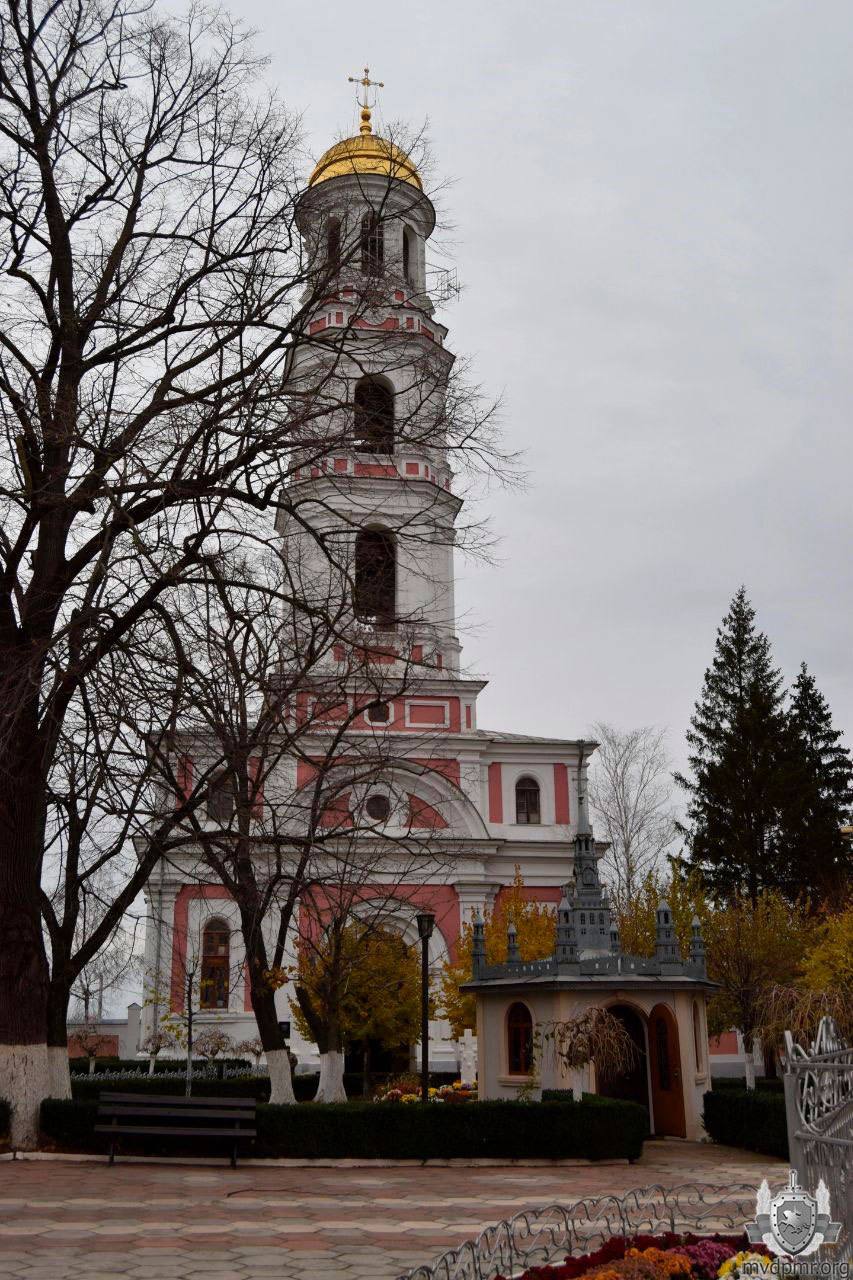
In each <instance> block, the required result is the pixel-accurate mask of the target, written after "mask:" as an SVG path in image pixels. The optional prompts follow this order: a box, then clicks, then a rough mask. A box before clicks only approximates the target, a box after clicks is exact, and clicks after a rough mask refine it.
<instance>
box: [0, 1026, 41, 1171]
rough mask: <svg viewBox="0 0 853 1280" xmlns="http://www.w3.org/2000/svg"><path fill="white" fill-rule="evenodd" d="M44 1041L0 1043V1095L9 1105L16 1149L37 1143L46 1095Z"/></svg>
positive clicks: (30, 1148) (31, 1147) (26, 1148)
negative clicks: (40, 1116)
mask: <svg viewBox="0 0 853 1280" xmlns="http://www.w3.org/2000/svg"><path fill="white" fill-rule="evenodd" d="M50 1084H51V1081H50V1060H49V1058H48V1050H47V1045H46V1044H0V1098H5V1099H6V1100H7V1102H8V1103H9V1104H10V1106H11V1108H12V1125H11V1130H12V1131H11V1140H12V1146H13V1147H14V1148H15V1149H16V1150H19V1151H33V1150H34V1149H35V1148H36V1147H37V1146H38V1136H39V1108H40V1107H41V1104H42V1101H43V1100H44V1099H45V1098H49V1097H50Z"/></svg>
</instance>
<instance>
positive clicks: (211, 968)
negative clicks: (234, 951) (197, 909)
mask: <svg viewBox="0 0 853 1280" xmlns="http://www.w3.org/2000/svg"><path fill="white" fill-rule="evenodd" d="M230 952H231V932H230V930H229V928H228V925H227V924H226V923H225V921H224V920H208V922H207V924H206V925H205V926H204V933H203V934H202V937H201V984H200V985H201V990H200V995H201V1000H200V1004H201V1007H202V1009H227V1008H228V968H229V960H230Z"/></svg>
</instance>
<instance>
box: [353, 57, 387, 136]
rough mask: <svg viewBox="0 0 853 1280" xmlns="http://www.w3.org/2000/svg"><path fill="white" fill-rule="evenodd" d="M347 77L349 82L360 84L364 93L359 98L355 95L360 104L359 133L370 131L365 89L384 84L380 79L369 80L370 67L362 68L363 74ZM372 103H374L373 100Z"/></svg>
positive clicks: (368, 106) (381, 86)
mask: <svg viewBox="0 0 853 1280" xmlns="http://www.w3.org/2000/svg"><path fill="white" fill-rule="evenodd" d="M347 79H348V80H349V82H350V84H360V85H361V86H362V88H363V90H364V94H363V96H362V97H361V98H358V97H356V101H357V102H359V103H360V105H361V125H360V127H359V128H360V132H361V133H372V132H373V130H372V128H371V125H370V103H369V102H368V100H367V91H368V89H384V88H385V85H384V84H383V82H382V81H381V80H371V78H370V67H365V68H364V75H363V76H347ZM373 105H374V106H375V105H376V102H375V100H374V103H373Z"/></svg>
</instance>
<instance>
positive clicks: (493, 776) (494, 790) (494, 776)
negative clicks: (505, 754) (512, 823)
mask: <svg viewBox="0 0 853 1280" xmlns="http://www.w3.org/2000/svg"><path fill="white" fill-rule="evenodd" d="M503 820H504V796H503V783H502V781H501V766H500V765H499V764H490V765H489V822H503Z"/></svg>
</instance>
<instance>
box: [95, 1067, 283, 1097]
mask: <svg viewBox="0 0 853 1280" xmlns="http://www.w3.org/2000/svg"><path fill="white" fill-rule="evenodd" d="M184 1078H185V1077H184V1076H183V1075H180V1076H163V1075H160V1076H128V1077H127V1078H126V1079H123V1078H122V1076H121V1075H118V1076H112V1075H109V1074H107V1073H105V1072H101V1073H100V1074H99V1075H94V1076H74V1077H72V1080H71V1094H72V1097H73V1098H74V1099H75V1101H77V1100H83V1099H86V1098H97V1097H98V1095H99V1094H100V1092H101V1090H106V1091H107V1092H114V1093H160V1094H173V1093H179V1094H183V1092H184ZM192 1092H193V1097H194V1098H256V1099H257V1101H258V1102H268V1101H269V1096H270V1082H269V1077H268V1076H230V1077H229V1078H228V1079H226V1080H217V1079H216V1078H215V1077H213V1076H204V1077H200V1078H195V1079H193V1086H192Z"/></svg>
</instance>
